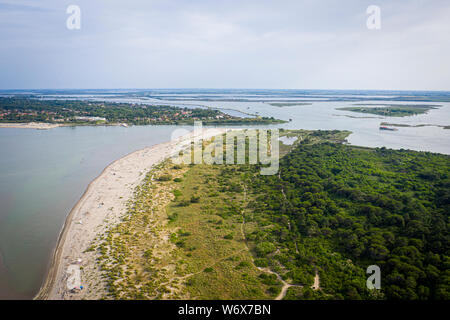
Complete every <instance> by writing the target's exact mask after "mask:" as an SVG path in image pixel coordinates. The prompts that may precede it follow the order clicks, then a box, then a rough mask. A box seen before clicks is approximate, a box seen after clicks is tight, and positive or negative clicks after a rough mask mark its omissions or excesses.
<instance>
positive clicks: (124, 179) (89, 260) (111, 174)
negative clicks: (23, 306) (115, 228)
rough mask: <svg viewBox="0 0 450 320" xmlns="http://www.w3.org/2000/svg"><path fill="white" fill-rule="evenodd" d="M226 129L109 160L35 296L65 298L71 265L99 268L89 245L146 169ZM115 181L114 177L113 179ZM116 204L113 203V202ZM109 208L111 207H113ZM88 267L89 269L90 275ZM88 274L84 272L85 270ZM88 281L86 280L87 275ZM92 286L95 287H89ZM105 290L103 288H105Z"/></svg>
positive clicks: (76, 210) (119, 211) (62, 236)
mask: <svg viewBox="0 0 450 320" xmlns="http://www.w3.org/2000/svg"><path fill="white" fill-rule="evenodd" d="M226 131H227V130H226V129H223V128H208V129H202V130H200V131H197V132H195V131H192V132H190V133H188V134H186V135H184V136H182V137H180V138H178V139H177V140H175V141H169V142H165V143H161V144H157V145H154V146H151V147H146V148H143V149H141V150H137V151H134V152H132V153H130V154H128V155H125V156H124V157H122V158H120V159H117V160H115V161H114V162H112V163H110V164H109V165H108V166H107V167H106V168H105V169H103V171H102V172H101V173H100V175H99V176H98V177H96V178H95V179H94V180H92V181H91V182H90V183H89V185H88V186H87V188H86V190H85V191H84V193H83V195H82V196H81V198H80V200H79V201H78V202H77V203H76V204H75V206H74V207H73V208H72V209H71V211H70V212H69V214H68V215H67V217H66V219H65V222H64V225H63V227H62V229H61V231H60V233H59V236H58V241H57V243H56V246H55V248H54V250H53V253H52V259H51V261H50V265H49V267H48V269H47V273H46V276H45V278H44V280H43V282H42V284H41V287H40V289H39V291H38V292H37V294H36V295H35V296H34V298H33V299H34V300H47V299H49V300H62V299H65V298H69V299H70V298H74V297H72V296H70V293H69V291H68V289H67V288H66V286H65V285H66V283H67V278H68V275H67V272H66V269H67V267H68V266H69V265H72V264H77V265H79V266H80V268H81V267H82V269H83V270H86V269H87V270H88V271H89V272H93V273H95V272H97V273H98V270H97V269H98V268H97V265H96V264H95V255H94V254H93V253H91V252H86V249H87V248H88V246H89V244H90V243H92V241H93V240H94V239H95V238H96V237H97V235H99V234H101V233H102V232H104V231H105V230H106V229H107V228H108V227H109V226H110V225H113V224H115V223H117V222H119V221H120V218H121V217H122V216H123V214H125V213H126V204H127V202H128V201H129V200H130V199H131V197H132V196H133V192H134V189H135V188H136V187H137V186H138V185H140V184H141V183H142V180H143V179H144V177H145V175H146V173H147V172H148V171H149V170H150V169H151V168H153V167H154V166H155V165H157V164H159V163H160V162H162V161H164V160H165V159H167V158H168V157H169V156H170V155H171V154H172V153H173V152H174V150H176V148H175V147H176V146H177V145H178V144H183V143H185V142H187V141H191V140H192V139H193V138H194V137H203V138H204V139H207V138H211V137H213V136H216V135H219V134H223V133H225V132H226ZM112 180H113V181H112ZM111 205H113V206H112V207H109V206H111ZM108 207H109V209H108ZM89 272H86V273H87V274H89ZM83 273H84V272H83ZM82 279H83V284H84V280H86V279H85V278H84V277H83V275H82ZM91 284H93V287H98V285H100V286H101V280H100V279H98V277H96V278H92V283H91ZM88 289H89V290H91V288H88ZM100 293H101V292H100ZM98 294H99V292H95V290H94V292H92V291H88V290H83V292H80V294H77V296H76V297H75V298H76V299H80V298H87V299H96V298H100V296H99V295H98Z"/></svg>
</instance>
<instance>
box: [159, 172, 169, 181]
mask: <svg viewBox="0 0 450 320" xmlns="http://www.w3.org/2000/svg"><path fill="white" fill-rule="evenodd" d="M158 180H159V181H170V180H172V175H171V174H163V175H161V176H160V177H159V178H158Z"/></svg>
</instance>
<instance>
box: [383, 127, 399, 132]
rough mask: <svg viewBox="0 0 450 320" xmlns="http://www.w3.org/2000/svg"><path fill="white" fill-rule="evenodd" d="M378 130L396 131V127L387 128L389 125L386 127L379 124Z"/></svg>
mask: <svg viewBox="0 0 450 320" xmlns="http://www.w3.org/2000/svg"><path fill="white" fill-rule="evenodd" d="M380 130H388V131H398V129H397V128H389V127H386V126H380Z"/></svg>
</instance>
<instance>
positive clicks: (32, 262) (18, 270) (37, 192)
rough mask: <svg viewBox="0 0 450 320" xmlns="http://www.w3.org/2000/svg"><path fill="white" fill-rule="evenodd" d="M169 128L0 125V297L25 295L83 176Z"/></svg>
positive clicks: (162, 137) (163, 137)
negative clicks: (11, 126) (11, 127)
mask: <svg viewBox="0 0 450 320" xmlns="http://www.w3.org/2000/svg"><path fill="white" fill-rule="evenodd" d="M186 128H188V127H186ZM188 129H189V128H188ZM173 130H174V126H148V127H142V126H137V127H130V128H123V127H74V128H68V127H66V128H56V129H52V130H43V131H41V130H29V129H9V128H8V129H1V128H0V150H2V155H1V157H0V168H1V171H0V299H5V298H9V299H11V298H13V299H16V298H24V299H27V298H32V297H33V295H34V294H35V293H36V291H37V290H38V289H39V287H40V284H41V282H42V279H43V277H44V275H45V272H46V268H47V267H48V263H49V261H50V258H51V254H52V250H53V248H54V246H55V244H56V241H57V238H58V234H59V231H60V230H61V227H62V225H63V223H64V220H65V218H66V216H67V214H68V213H69V212H70V210H71V208H72V207H73V206H74V205H75V203H76V202H77V201H78V199H79V198H80V197H81V195H82V194H83V192H84V190H85V189H86V187H87V185H88V184H89V182H90V181H92V180H93V179H94V178H95V177H96V176H98V175H99V174H100V173H101V171H102V170H103V169H104V168H105V167H106V166H107V165H108V164H109V163H111V162H113V161H114V160H116V159H118V158H120V157H122V156H124V155H126V154H128V153H130V152H133V151H135V150H138V149H141V148H144V147H146V146H151V145H154V144H158V143H161V142H166V141H169V140H170V135H171V133H172V131H173Z"/></svg>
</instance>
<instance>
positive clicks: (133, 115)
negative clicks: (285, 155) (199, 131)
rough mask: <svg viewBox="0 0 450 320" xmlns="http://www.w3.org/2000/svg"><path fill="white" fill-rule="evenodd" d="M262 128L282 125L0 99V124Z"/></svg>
mask: <svg viewBox="0 0 450 320" xmlns="http://www.w3.org/2000/svg"><path fill="white" fill-rule="evenodd" d="M195 120H199V121H203V123H205V124H266V123H279V122H284V121H281V120H276V119H274V118H267V117H255V118H252V117H247V118H241V117H235V116H230V115H228V114H225V113H223V112H221V111H219V110H214V109H210V108H178V107H173V106H167V105H160V106H159V105H158V106H156V105H144V104H129V103H112V102H93V101H80V100H41V99H36V98H29V97H23V98H20V97H0V122H46V123H64V124H80V123H91V124H92V123H96V124H105V123H111V124H117V123H127V124H134V125H146V124H186V123H189V124H190V123H193V121H195Z"/></svg>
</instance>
